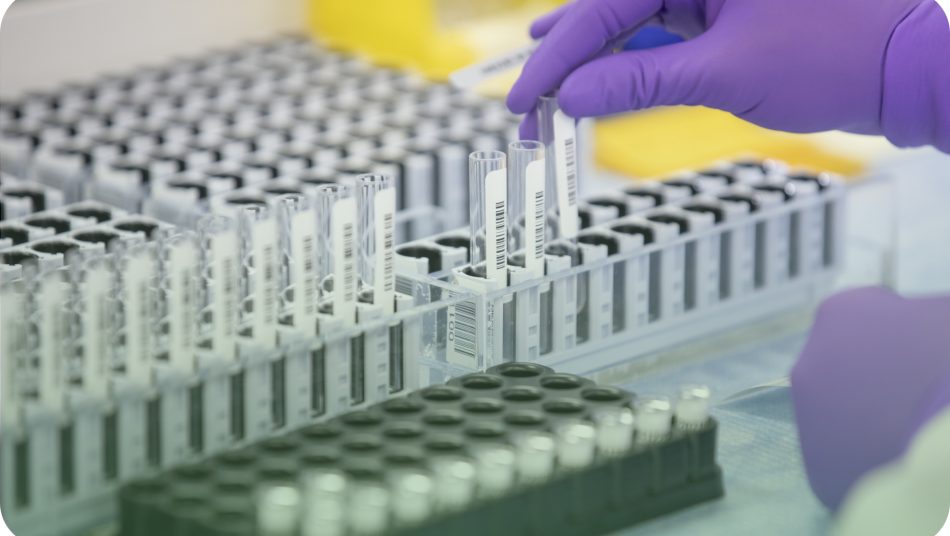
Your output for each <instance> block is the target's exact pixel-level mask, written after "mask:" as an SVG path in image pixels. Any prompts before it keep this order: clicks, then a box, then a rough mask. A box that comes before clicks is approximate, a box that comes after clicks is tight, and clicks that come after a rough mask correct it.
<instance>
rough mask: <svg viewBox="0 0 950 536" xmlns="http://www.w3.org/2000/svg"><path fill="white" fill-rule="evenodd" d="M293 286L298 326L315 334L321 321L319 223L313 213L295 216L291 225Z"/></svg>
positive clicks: (291, 272)
mask: <svg viewBox="0 0 950 536" xmlns="http://www.w3.org/2000/svg"><path fill="white" fill-rule="evenodd" d="M291 226H292V229H291V238H290V240H291V242H290V254H291V256H292V259H293V260H292V263H291V266H290V284H291V286H292V287H293V289H294V303H293V313H294V325H295V326H297V327H300V328H304V329H308V330H312V329H314V326H315V325H316V319H317V300H318V299H319V296H318V294H317V292H318V290H317V284H318V281H317V266H316V253H315V248H316V239H317V236H316V233H317V220H316V214H315V213H314V211H313V210H305V211H303V212H299V213H297V214H295V215H294V218H293V220H292V221H291Z"/></svg>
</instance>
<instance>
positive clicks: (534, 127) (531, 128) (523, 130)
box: [518, 109, 538, 140]
mask: <svg viewBox="0 0 950 536" xmlns="http://www.w3.org/2000/svg"><path fill="white" fill-rule="evenodd" d="M518 137H519V139H522V140H537V139H538V114H536V113H535V110H534V109H532V110H531V111H529V112H528V113H527V115H525V116H524V119H522V120H521V124H520V125H519V126H518Z"/></svg>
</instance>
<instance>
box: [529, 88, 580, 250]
mask: <svg viewBox="0 0 950 536" xmlns="http://www.w3.org/2000/svg"><path fill="white" fill-rule="evenodd" d="M537 113H538V133H539V138H540V140H541V143H543V144H544V145H545V147H546V155H547V156H546V164H545V167H546V168H547V191H548V192H553V193H554V194H555V195H551V196H549V197H550V199H549V200H548V202H547V205H548V209H549V214H550V213H551V212H556V214H557V225H556V226H552V231H553V232H552V236H555V237H558V236H560V237H562V238H568V239H572V238H574V237H575V236H576V235H577V231H578V229H579V227H580V222H579V215H578V209H577V132H576V129H575V125H574V119H572V118H570V117H568V116H566V115H565V114H564V112H562V111H561V110H560V108H559V107H558V104H557V97H556V95H553V94H552V95H544V96H542V97H541V98H540V99H539V101H538V108H537Z"/></svg>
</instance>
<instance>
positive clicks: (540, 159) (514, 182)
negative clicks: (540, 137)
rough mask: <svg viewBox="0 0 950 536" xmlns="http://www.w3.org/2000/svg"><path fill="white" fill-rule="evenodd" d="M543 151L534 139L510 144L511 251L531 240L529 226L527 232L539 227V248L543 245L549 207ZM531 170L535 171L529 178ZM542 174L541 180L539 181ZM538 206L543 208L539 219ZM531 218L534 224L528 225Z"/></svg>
mask: <svg viewBox="0 0 950 536" xmlns="http://www.w3.org/2000/svg"><path fill="white" fill-rule="evenodd" d="M544 151H545V149H544V145H543V144H542V143H541V142H538V141H534V140H519V141H513V142H511V143H509V144H508V221H509V222H511V223H510V232H509V234H508V240H509V242H508V249H509V251H511V252H515V251H517V250H520V249H523V248H525V247H526V245H527V242H528V241H529V239H528V237H527V236H526V229H527V232H534V231H535V230H537V229H540V231H541V236H540V238H541V245H540V246H539V248H540V249H543V241H544V232H545V231H544V228H545V225H544V211H545V208H546V207H545V195H544V194H545V184H544V178H545V173H544V166H545V162H546V160H545V158H544ZM535 162H537V163H535ZM532 164H533V165H532ZM529 173H530V174H531V175H532V176H531V177H530V178H529V176H528V175H529ZM539 178H540V184H538V183H537V181H538V179H539ZM538 203H540V205H538ZM538 209H540V211H541V214H540V216H541V217H540V219H539V220H538V219H536V218H535V216H536V211H537V210H538ZM529 220H530V222H531V223H533V224H534V225H535V227H532V228H527V223H529ZM537 226H539V227H537ZM536 238H537V237H535V239H536ZM531 241H532V245H536V242H535V240H531Z"/></svg>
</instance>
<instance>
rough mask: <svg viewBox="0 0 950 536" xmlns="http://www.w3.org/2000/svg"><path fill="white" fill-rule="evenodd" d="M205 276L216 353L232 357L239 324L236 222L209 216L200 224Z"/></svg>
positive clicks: (212, 340)
mask: <svg viewBox="0 0 950 536" xmlns="http://www.w3.org/2000/svg"><path fill="white" fill-rule="evenodd" d="M198 230H199V235H200V236H201V242H202V249H203V251H204V254H205V259H204V265H205V270H206V273H205V275H204V277H205V285H204V291H205V292H204V294H205V299H204V301H203V303H204V305H205V306H206V307H207V308H208V310H209V311H210V313H211V344H212V348H214V349H215V351H216V352H218V353H220V354H223V355H232V354H233V352H234V348H235V338H236V336H237V325H238V321H239V314H240V313H239V305H238V304H239V300H240V295H239V292H238V285H239V280H240V260H239V258H238V237H237V232H236V231H235V229H234V222H233V221H232V220H231V219H230V218H227V217H225V216H220V215H209V216H206V217H204V218H203V219H202V220H201V221H199V224H198Z"/></svg>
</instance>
